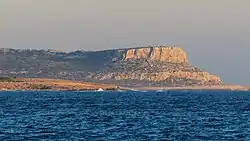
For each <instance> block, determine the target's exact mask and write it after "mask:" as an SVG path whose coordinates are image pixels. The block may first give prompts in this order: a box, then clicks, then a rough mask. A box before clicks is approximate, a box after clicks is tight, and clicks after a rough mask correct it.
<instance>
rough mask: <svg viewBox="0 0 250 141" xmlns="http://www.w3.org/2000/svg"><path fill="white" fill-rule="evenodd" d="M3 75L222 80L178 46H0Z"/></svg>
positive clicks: (143, 82) (155, 82)
mask: <svg viewBox="0 0 250 141" xmlns="http://www.w3.org/2000/svg"><path fill="white" fill-rule="evenodd" d="M0 62H1V63H0V76H1V75H2V76H9V75H10V76H21V77H46V78H61V79H74V80H85V81H95V82H105V83H113V84H116V85H122V86H137V87H138V86H190V85H191V86H197V85H199V86H201V85H220V84H222V83H223V82H222V80H221V79H220V78H219V77H218V76H216V75H213V74H210V73H208V72H206V71H202V70H200V69H198V68H197V67H194V66H192V65H191V64H189V62H188V58H187V55H186V53H185V52H184V51H183V49H181V48H179V47H164V46H160V47H140V48H130V49H114V50H105V51H95V52H93V51H90V52H86V51H75V52H70V53H65V52H58V51H56V52H54V51H53V52H51V51H45V50H15V49H2V50H1V49H0Z"/></svg>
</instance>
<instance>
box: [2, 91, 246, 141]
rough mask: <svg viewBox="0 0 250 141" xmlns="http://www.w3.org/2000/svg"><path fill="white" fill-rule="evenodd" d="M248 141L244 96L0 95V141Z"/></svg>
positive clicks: (205, 93) (233, 93) (182, 93)
mask: <svg viewBox="0 0 250 141" xmlns="http://www.w3.org/2000/svg"><path fill="white" fill-rule="evenodd" d="M5 140H9V141H14V140H16V141H28V140H44V141H46V140H59V141H60V140H62V141H64V140H65V141H67V140H72V141H74V140H83V141H84V140H86V141H95V140H98V141H99V140H104V141H105V140H106V141H109V140H112V141H113V140H117V141H123V140H124V141H140V140H142V141H143V140H151V141H154V140H155V141H158V140H166V141H168V140H174V141H178V140H180V141H185V140H187V141H203V140H204V141H224V140H225V141H234V140H235V141H250V92H236V91H198V90H197V91H180V90H179V91H165V92H157V91H144V92H139V91H137V92H135V91H124V92H46V91H40V92H21V91H20V92H0V141H5Z"/></svg>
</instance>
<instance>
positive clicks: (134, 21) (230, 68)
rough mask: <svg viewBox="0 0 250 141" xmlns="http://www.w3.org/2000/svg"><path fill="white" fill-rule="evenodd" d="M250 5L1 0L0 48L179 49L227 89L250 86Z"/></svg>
mask: <svg viewBox="0 0 250 141" xmlns="http://www.w3.org/2000/svg"><path fill="white" fill-rule="evenodd" d="M249 6H250V1H249V0H209V1H208V0H206V1H205V0H185V1H184V0H0V48H26V49H27V48H28V49H29V48H31V49H58V50H62V51H74V50H79V49H81V50H104V49H111V48H127V47H137V46H148V45H158V44H160V45H163V44H165V45H177V46H181V47H182V48H183V49H184V50H185V51H186V52H187V54H188V58H189V60H190V62H191V63H192V64H193V65H195V66H197V67H199V68H201V69H203V70H206V71H208V72H210V73H213V74H216V75H219V76H220V77H221V78H222V79H223V80H224V81H225V82H226V83H232V84H243V85H250V73H249V72H250V65H249V63H248V61H250V57H249V53H250V8H249Z"/></svg>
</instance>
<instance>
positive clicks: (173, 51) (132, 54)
mask: <svg viewBox="0 0 250 141" xmlns="http://www.w3.org/2000/svg"><path fill="white" fill-rule="evenodd" d="M137 59H147V60H150V61H163V62H172V63H188V59H187V55H186V53H185V52H184V50H182V49H181V48H179V47H145V48H136V49H128V50H127V51H126V53H125V54H124V58H123V61H128V60H137Z"/></svg>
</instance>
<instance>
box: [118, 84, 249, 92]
mask: <svg viewBox="0 0 250 141" xmlns="http://www.w3.org/2000/svg"><path fill="white" fill-rule="evenodd" d="M121 88H122V89H124V90H138V91H148V90H156V91H157V90H159V91H161V90H163V91H164V90H231V91H248V90H249V88H247V87H244V86H241V85H212V86H184V87H134V88H128V87H121Z"/></svg>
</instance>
